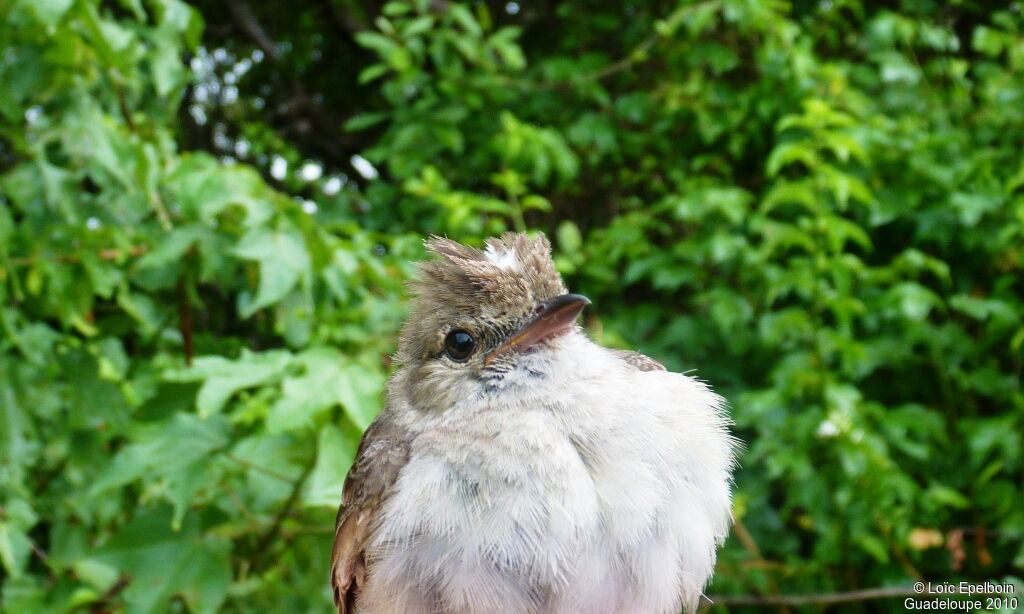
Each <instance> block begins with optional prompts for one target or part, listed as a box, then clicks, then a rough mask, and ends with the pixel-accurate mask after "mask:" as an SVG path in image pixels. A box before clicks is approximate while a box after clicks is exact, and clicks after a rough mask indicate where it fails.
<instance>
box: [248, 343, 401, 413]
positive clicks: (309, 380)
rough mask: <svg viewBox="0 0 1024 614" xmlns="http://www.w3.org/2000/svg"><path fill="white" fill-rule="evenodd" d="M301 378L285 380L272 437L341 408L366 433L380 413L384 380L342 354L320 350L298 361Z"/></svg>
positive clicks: (276, 407) (313, 351) (275, 405)
mask: <svg viewBox="0 0 1024 614" xmlns="http://www.w3.org/2000/svg"><path fill="white" fill-rule="evenodd" d="M296 363H297V364H300V365H302V366H303V370H302V373H301V374H300V375H297V376H294V377H289V378H287V379H285V381H284V385H283V386H282V393H283V394H282V396H281V399H280V400H278V401H277V402H276V403H275V404H274V406H273V407H272V408H271V409H270V415H269V416H268V418H267V428H268V430H269V431H270V432H271V433H277V432H282V431H288V430H295V429H298V428H304V427H307V426H310V425H311V424H312V423H313V421H314V420H315V419H316V418H317V417H318V416H319V415H321V414H322V413H323V412H324V411H325V410H327V409H329V408H330V407H333V406H338V405H340V406H341V407H342V408H344V410H345V413H346V414H347V415H348V417H349V418H350V419H351V420H352V422H353V423H354V424H355V425H356V426H358V427H359V428H360V429H365V428H366V427H367V426H369V425H370V422H372V421H373V418H374V417H375V416H376V415H377V413H378V412H379V411H380V396H381V393H382V392H383V388H384V377H383V375H382V374H381V373H380V372H378V371H373V370H370V369H367V368H366V367H364V366H362V365H360V364H357V363H353V362H352V361H351V360H350V359H348V358H347V357H345V356H344V355H342V354H341V353H339V352H337V351H335V350H331V349H327V348H316V349H312V350H309V351H307V352H305V353H303V354H300V355H299V356H297V357H296Z"/></svg>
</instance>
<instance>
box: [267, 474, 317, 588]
mask: <svg viewBox="0 0 1024 614" xmlns="http://www.w3.org/2000/svg"><path fill="white" fill-rule="evenodd" d="M314 465H316V455H313V457H312V458H311V459H310V461H309V462H308V463H306V468H305V469H303V470H302V475H301V476H299V479H297V480H295V484H294V485H293V486H292V492H291V494H289V495H288V499H287V500H285V502H284V505H282V506H281V509H280V510H278V511H277V515H275V516H274V522H273V524H271V525H270V528H269V529H268V530H267V532H266V533H264V534H263V537H262V538H260V541H259V543H257V544H256V551H255V553H254V554H253V557H252V568H253V569H259V568H260V563H262V562H263V560H264V558H265V557H266V555H267V551H268V550H270V547H271V546H272V545H273V544H274V540H276V539H277V538H278V536H279V535H280V534H281V526H282V525H283V524H284V519H285V518H287V517H288V515H289V514H290V513H291V511H292V508H293V507H295V504H296V503H298V501H299V495H300V494H301V493H302V486H303V485H304V484H305V483H306V478H308V477H309V474H311V473H313V467H314Z"/></svg>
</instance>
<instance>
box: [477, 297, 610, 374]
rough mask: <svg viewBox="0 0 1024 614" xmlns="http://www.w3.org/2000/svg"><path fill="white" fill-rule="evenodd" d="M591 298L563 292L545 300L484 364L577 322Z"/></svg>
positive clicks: (528, 345)
mask: <svg viewBox="0 0 1024 614" xmlns="http://www.w3.org/2000/svg"><path fill="white" fill-rule="evenodd" d="M589 304H590V299H589V298H587V297H585V296H583V295H582V294H563V295H562V296H556V297H555V298H552V299H549V300H547V301H544V302H543V303H542V304H541V305H540V310H539V312H538V313H537V315H536V316H535V317H534V318H533V319H532V320H530V321H529V322H527V323H526V324H525V325H523V327H522V328H520V329H519V330H518V331H516V334H515V335H513V336H512V338H511V339H509V340H508V341H506V342H505V343H503V344H502V345H500V346H499V347H498V348H497V349H495V350H494V351H492V352H491V353H490V354H488V355H487V357H486V358H484V364H487V365H489V364H491V361H493V360H494V358H495V357H496V356H497V355H498V354H501V353H503V352H505V351H508V350H511V349H515V348H527V347H530V346H531V345H533V344H534V343H537V342H538V341H540V340H541V339H544V338H547V337H550V336H551V335H554V334H556V333H560V332H562V331H564V330H566V329H567V328H569V327H570V326H572V325H573V324H575V323H576V317H577V316H578V315H580V312H581V311H583V308H584V307H586V306H587V305H589Z"/></svg>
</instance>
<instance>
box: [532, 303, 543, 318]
mask: <svg viewBox="0 0 1024 614" xmlns="http://www.w3.org/2000/svg"><path fill="white" fill-rule="evenodd" d="M542 313H544V304H543V303H540V304H538V305H537V306H536V307H534V308H533V315H535V316H539V315H540V314H542Z"/></svg>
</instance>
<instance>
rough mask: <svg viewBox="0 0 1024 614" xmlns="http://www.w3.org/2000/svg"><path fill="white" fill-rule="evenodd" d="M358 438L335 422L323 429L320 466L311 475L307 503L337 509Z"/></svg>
mask: <svg viewBox="0 0 1024 614" xmlns="http://www.w3.org/2000/svg"><path fill="white" fill-rule="evenodd" d="M357 445H358V439H356V438H354V437H352V436H351V434H349V435H346V434H345V433H343V432H342V431H341V429H339V428H338V427H337V426H334V425H333V424H328V425H326V426H325V427H323V428H322V429H321V430H320V435H319V437H318V438H317V445H316V449H317V458H316V466H315V467H314V468H313V472H312V473H311V474H310V476H309V481H308V482H307V486H306V491H305V494H304V496H303V500H304V501H305V503H306V505H311V506H322V507H327V508H331V509H334V508H337V507H338V503H339V502H340V501H341V489H342V485H344V483H345V476H346V475H347V474H348V469H349V467H350V466H351V465H352V461H353V460H354V459H355V457H356V447H357Z"/></svg>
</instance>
